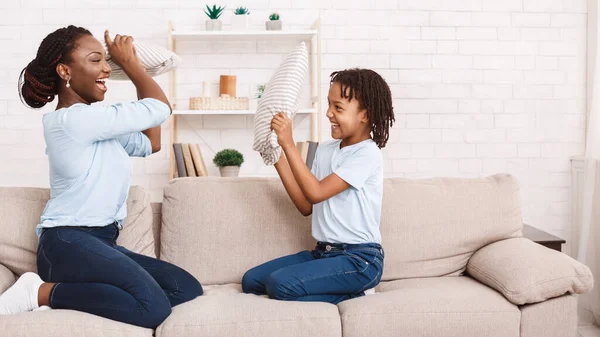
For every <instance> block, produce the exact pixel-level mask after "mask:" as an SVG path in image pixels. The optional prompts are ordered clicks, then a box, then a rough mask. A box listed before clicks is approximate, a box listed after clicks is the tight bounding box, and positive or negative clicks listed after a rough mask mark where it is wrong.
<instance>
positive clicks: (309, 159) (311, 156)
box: [306, 141, 319, 169]
mask: <svg viewBox="0 0 600 337" xmlns="http://www.w3.org/2000/svg"><path fill="white" fill-rule="evenodd" d="M307 143H308V153H307V155H306V166H308V168H309V169H312V165H313V161H314V160H315V153H316V152H317V147H319V143H318V142H313V141H308V142H307Z"/></svg>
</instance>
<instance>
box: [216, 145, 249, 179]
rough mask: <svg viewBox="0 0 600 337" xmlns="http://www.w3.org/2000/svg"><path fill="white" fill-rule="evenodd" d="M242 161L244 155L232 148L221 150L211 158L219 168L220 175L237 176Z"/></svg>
mask: <svg viewBox="0 0 600 337" xmlns="http://www.w3.org/2000/svg"><path fill="white" fill-rule="evenodd" d="M243 162H244V155H242V154H241V153H240V152H238V151H237V150H234V149H225V150H221V151H219V152H217V154H215V157H214V158H213V163H215V165H217V167H218V168H219V172H220V173H221V177H237V176H238V175H239V174H240V166H242V163H243Z"/></svg>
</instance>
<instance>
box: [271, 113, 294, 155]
mask: <svg viewBox="0 0 600 337" xmlns="http://www.w3.org/2000/svg"><path fill="white" fill-rule="evenodd" d="M271 130H275V133H276V134H277V142H278V143H279V145H281V147H284V148H285V147H286V146H294V139H293V138H292V121H291V120H290V119H289V118H288V116H287V115H286V114H285V113H283V112H280V113H278V114H277V115H275V117H273V119H272V120H271Z"/></svg>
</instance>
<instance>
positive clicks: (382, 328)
mask: <svg viewBox="0 0 600 337" xmlns="http://www.w3.org/2000/svg"><path fill="white" fill-rule="evenodd" d="M377 291H378V292H377V293H376V294H374V295H368V296H364V297H359V298H356V299H352V300H348V301H344V302H341V303H340V304H339V305H338V306H339V308H340V315H341V319H342V330H343V331H344V337H355V336H380V337H386V336H390V337H392V336H393V337H396V336H419V337H439V336H444V337H464V336H486V337H518V336H519V324H520V318H521V313H520V311H519V309H518V307H516V306H514V305H513V304H511V303H510V302H508V301H507V300H506V299H505V298H504V297H503V296H502V295H500V294H499V293H498V292H496V291H495V290H492V289H491V288H488V287H486V286H485V285H483V284H481V283H479V282H477V281H475V280H473V279H471V278H469V277H438V278H422V279H406V280H400V281H392V282H383V283H381V284H380V285H379V286H378V288H377Z"/></svg>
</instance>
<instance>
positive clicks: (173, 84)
mask: <svg viewBox="0 0 600 337" xmlns="http://www.w3.org/2000/svg"><path fill="white" fill-rule="evenodd" d="M320 28H321V22H320V20H319V19H318V20H316V21H315V22H314V23H313V25H312V26H311V28H310V29H308V30H280V31H253V30H247V31H227V30H225V31H202V30H198V31H193V30H188V31H186V30H176V29H175V27H174V25H173V23H172V22H169V36H168V43H169V48H170V49H171V50H172V51H173V52H176V51H177V41H178V40H183V41H190V40H194V41H232V40H244V41H247V40H251V39H254V40H256V41H262V40H298V41H300V40H303V41H310V54H311V55H310V56H311V58H310V71H309V73H310V88H311V106H312V107H311V108H309V109H301V110H299V111H298V113H299V114H309V115H310V125H311V132H310V138H311V139H310V140H312V141H316V142H320V141H321V123H320V111H321V101H322V100H321V80H320V79H321V35H320ZM169 100H170V102H172V104H174V102H176V101H177V70H174V71H172V72H170V73H169ZM255 113H256V111H255V110H178V109H177V107H176V105H175V106H174V107H173V115H172V116H171V117H170V118H171V123H170V125H171V135H170V142H169V153H170V156H169V158H170V162H171V165H170V178H171V179H173V178H174V177H175V171H176V163H175V154H174V150H173V144H174V143H177V118H178V116H181V115H213V116H214V115H254V114H255Z"/></svg>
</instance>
